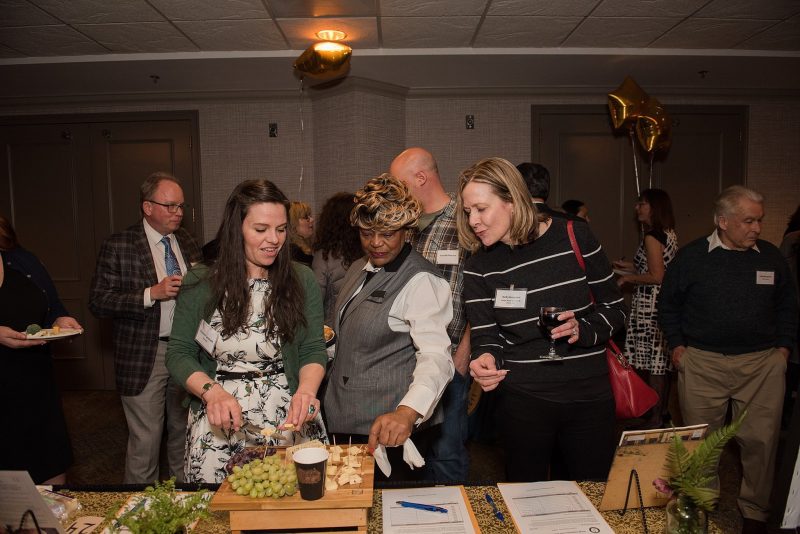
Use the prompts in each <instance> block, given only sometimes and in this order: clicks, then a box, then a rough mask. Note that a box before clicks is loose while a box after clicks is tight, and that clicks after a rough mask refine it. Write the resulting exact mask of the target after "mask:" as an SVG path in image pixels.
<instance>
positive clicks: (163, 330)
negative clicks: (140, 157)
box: [89, 172, 201, 484]
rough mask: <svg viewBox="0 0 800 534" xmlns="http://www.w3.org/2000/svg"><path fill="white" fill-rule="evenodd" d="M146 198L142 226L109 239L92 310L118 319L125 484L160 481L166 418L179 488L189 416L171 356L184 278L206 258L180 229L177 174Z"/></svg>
mask: <svg viewBox="0 0 800 534" xmlns="http://www.w3.org/2000/svg"><path fill="white" fill-rule="evenodd" d="M140 200H141V210H142V214H143V218H142V220H141V221H140V222H137V223H136V224H134V225H133V226H131V227H129V228H128V229H126V230H124V231H122V232H120V233H118V234H114V235H112V236H111V237H109V238H108V239H106V241H105V242H104V243H103V246H102V247H101V249H100V254H99V255H98V258H97V268H96V269H95V273H94V278H93V279H92V289H91V293H90V295H89V309H90V310H91V311H92V313H93V314H94V315H95V316H97V317H99V318H107V319H113V320H114V335H113V340H114V369H115V374H116V383H117V390H118V391H119V394H120V396H121V398H122V406H123V409H124V411H125V418H126V420H127V422H128V450H127V455H126V458H125V477H124V483H125V484H149V483H152V482H153V481H154V480H158V479H159V473H158V467H159V458H158V457H159V451H160V447H161V433H162V429H163V427H164V417H165V413H166V420H167V459H168V464H169V470H170V476H175V477H176V478H177V480H178V481H179V482H180V481H182V480H183V465H184V449H185V438H186V421H187V412H186V408H184V407H183V406H182V400H183V395H184V394H183V388H182V387H181V386H180V385H178V384H175V383H173V382H172V381H171V380H170V378H169V373H168V371H167V368H166V366H165V365H164V354H165V353H166V350H167V343H168V342H169V336H170V331H171V330H172V317H173V314H174V311H175V298H176V297H177V295H178V292H179V291H180V287H181V280H182V278H183V274H184V273H186V271H187V269H189V268H190V267H191V266H192V265H193V264H194V263H196V262H197V261H200V257H201V256H200V249H199V247H198V245H197V243H196V242H195V240H194V238H193V237H192V236H191V235H190V234H189V232H187V231H186V230H184V229H183V228H181V221H182V220H183V214H184V210H185V208H186V205H185V204H184V198H183V189H181V186H180V184H179V183H178V180H177V179H176V178H175V177H174V176H172V175H170V174H167V173H163V172H157V173H154V174H152V175H150V176H149V177H148V178H147V179H146V180H145V181H144V183H143V184H142V186H141V189H140ZM148 252H149V253H148Z"/></svg>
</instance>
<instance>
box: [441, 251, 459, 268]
mask: <svg viewBox="0 0 800 534" xmlns="http://www.w3.org/2000/svg"><path fill="white" fill-rule="evenodd" d="M436 265H458V249H454V250H437V251H436Z"/></svg>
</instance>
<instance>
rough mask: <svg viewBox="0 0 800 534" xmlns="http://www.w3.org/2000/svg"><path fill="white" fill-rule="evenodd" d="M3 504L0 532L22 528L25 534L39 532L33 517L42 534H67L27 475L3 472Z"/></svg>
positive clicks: (0, 494) (0, 500) (0, 473)
mask: <svg viewBox="0 0 800 534" xmlns="http://www.w3.org/2000/svg"><path fill="white" fill-rule="evenodd" d="M0 503H2V505H0V532H2V531H4V530H3V529H4V528H8V529H9V530H16V529H17V528H20V526H22V529H21V530H22V531H24V532H36V529H35V522H34V519H33V517H31V514H33V515H34V516H36V522H38V523H39V529H40V531H41V532H47V533H55V532H58V533H61V534H63V532H64V529H63V528H62V527H61V523H59V522H58V519H56V516H54V515H53V512H51V511H50V509H49V508H48V507H47V504H46V503H45V502H44V499H43V498H42V496H41V495H40V494H39V491H38V490H37V489H36V486H34V485H33V480H32V479H31V476H30V474H28V472H27V471H0ZM23 518H24V521H23V522H22V523H20V521H22V520H23Z"/></svg>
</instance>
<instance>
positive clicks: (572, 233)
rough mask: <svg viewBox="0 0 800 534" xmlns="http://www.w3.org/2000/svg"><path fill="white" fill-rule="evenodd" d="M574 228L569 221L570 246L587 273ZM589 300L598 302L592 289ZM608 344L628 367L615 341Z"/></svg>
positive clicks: (609, 341) (582, 268) (610, 340)
mask: <svg viewBox="0 0 800 534" xmlns="http://www.w3.org/2000/svg"><path fill="white" fill-rule="evenodd" d="M573 226H574V225H573V224H572V221H571V220H570V221H567V234H568V235H569V244H570V245H572V252H574V253H575V259H576V260H578V265H580V266H581V270H582V271H583V272H586V262H584V261H583V254H581V247H579V246H578V240H577V239H575V229H574V228H573ZM589 298H591V299H592V304H594V303H595V302H596V301H595V300H594V294H593V293H592V288H591V287H590V288H589ZM607 343H608V346H609V347H611V350H613V351H614V354H616V356H617V359H620V357H621V358H622V361H623V362H625V363H624V364H625V365H627V363H628V362H627V361H626V360H625V357H624V356H622V351H621V350H619V347H617V344H616V343H614V340H613V339H610V338H609V340H608V341H607Z"/></svg>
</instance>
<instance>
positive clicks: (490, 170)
mask: <svg viewBox="0 0 800 534" xmlns="http://www.w3.org/2000/svg"><path fill="white" fill-rule="evenodd" d="M471 182H477V183H482V184H487V185H488V186H489V187H491V188H492V192H493V193H494V194H495V195H497V196H498V197H500V200H502V201H503V202H510V203H511V205H512V211H511V228H510V237H511V241H512V243H513V244H514V245H521V244H523V243H527V242H528V241H530V240H531V239H535V238H536V237H537V236H538V235H539V217H538V214H537V213H536V208H535V207H534V205H533V202H532V201H531V195H530V193H529V192H528V187H527V186H526V185H525V180H523V179H522V175H521V174H520V173H519V171H518V170H517V168H516V167H515V166H514V165H512V164H511V162H509V161H508V160H505V159H503V158H496V157H495V158H486V159H482V160H480V161H479V162H477V163H475V164H474V165H472V166H471V167H469V168H468V169H466V170H464V171H463V172H462V173H461V179H460V182H459V188H458V211H457V213H456V226H457V228H458V241H459V243H461V246H462V247H464V248H465V249H467V250H469V251H470V252H476V251H477V250H478V249H479V248H480V247H481V242H480V240H479V239H478V237H477V236H476V235H475V232H474V231H473V230H472V227H471V226H470V225H469V217H468V216H467V214H466V213H465V212H464V195H463V193H464V188H465V187H466V186H467V184H469V183H471Z"/></svg>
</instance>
